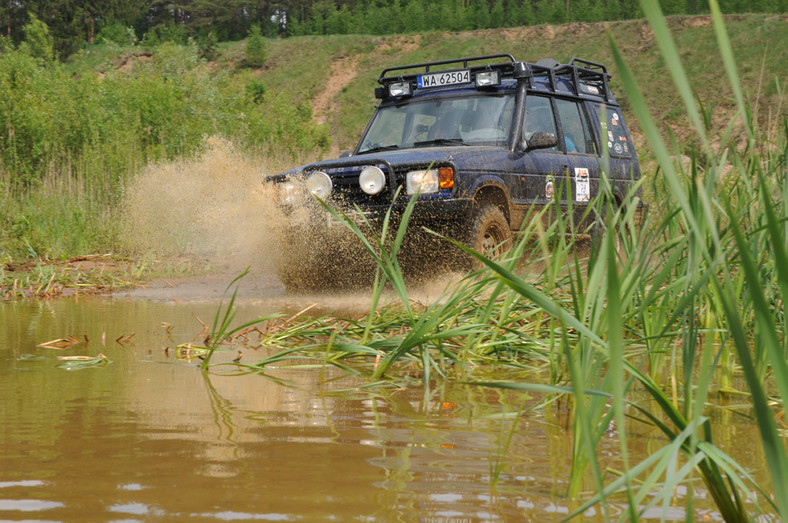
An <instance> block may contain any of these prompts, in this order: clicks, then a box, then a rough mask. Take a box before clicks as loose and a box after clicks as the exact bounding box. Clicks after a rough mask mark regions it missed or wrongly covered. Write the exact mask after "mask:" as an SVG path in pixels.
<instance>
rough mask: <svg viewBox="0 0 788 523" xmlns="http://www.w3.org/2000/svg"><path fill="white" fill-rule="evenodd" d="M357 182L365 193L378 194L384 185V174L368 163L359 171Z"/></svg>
mask: <svg viewBox="0 0 788 523" xmlns="http://www.w3.org/2000/svg"><path fill="white" fill-rule="evenodd" d="M358 184H359V185H360V186H361V190H362V191H364V192H365V193H367V194H378V193H379V192H380V191H382V190H383V188H384V187H385V186H386V175H385V174H383V171H382V170H380V168H379V167H375V166H374V165H369V166H367V167H364V169H363V170H362V171H361V175H360V176H359V177H358Z"/></svg>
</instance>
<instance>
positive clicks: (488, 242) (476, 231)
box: [467, 204, 512, 258]
mask: <svg viewBox="0 0 788 523" xmlns="http://www.w3.org/2000/svg"><path fill="white" fill-rule="evenodd" d="M467 244H468V246H469V247H471V248H473V249H474V250H475V251H477V252H480V253H482V254H484V255H485V256H487V257H490V258H495V257H496V256H500V255H501V254H502V253H504V252H506V251H507V250H508V249H509V248H510V247H511V246H512V231H511V229H510V228H509V222H508V221H507V220H506V216H505V215H504V214H503V211H502V210H501V209H500V208H499V207H498V206H496V205H491V204H486V205H482V206H480V207H478V208H477V209H476V210H475V211H474V213H473V217H472V218H471V226H470V231H469V235H468V241H467Z"/></svg>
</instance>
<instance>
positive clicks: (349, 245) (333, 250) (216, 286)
mask: <svg viewBox="0 0 788 523" xmlns="http://www.w3.org/2000/svg"><path fill="white" fill-rule="evenodd" d="M279 170H280V169H279V166H272V165H266V164H265V161H256V160H253V159H251V158H249V157H248V156H246V155H244V154H243V153H241V152H240V151H239V150H238V149H237V148H236V147H234V145H233V144H232V143H231V142H230V141H228V140H225V139H221V138H209V139H206V142H205V149H204V151H203V153H202V154H200V155H199V156H197V157H195V158H193V159H188V160H179V161H173V162H166V163H159V164H154V165H151V166H149V167H147V168H146V169H145V170H144V171H143V172H142V173H140V175H138V176H137V177H136V178H135V179H134V180H133V181H132V182H131V183H130V184H129V186H128V187H127V190H126V193H125V198H124V203H125V205H124V212H123V216H124V222H123V224H122V231H123V235H124V239H125V242H126V243H127V244H128V245H129V246H130V247H131V248H132V249H134V250H136V251H138V252H152V253H156V254H162V255H165V256H166V255H177V256H182V257H187V258H189V257H193V258H196V257H201V258H207V259H209V260H210V261H211V262H212V263H213V264H214V265H217V266H218V267H221V272H222V274H220V275H214V276H210V277H200V278H193V279H192V280H193V281H191V280H190V281H188V282H186V283H183V282H181V285H179V284H177V283H176V284H173V283H172V280H167V281H165V282H163V283H162V284H161V285H160V286H159V287H160V288H157V287H156V284H155V283H154V284H153V285H147V286H146V290H147V292H148V294H145V297H149V298H153V299H167V297H168V295H169V294H177V295H178V296H180V297H181V298H182V297H183V296H184V295H188V296H195V297H199V296H203V295H206V294H207V295H217V296H220V295H221V294H222V293H223V292H224V290H225V288H226V285H227V284H228V283H229V282H230V281H232V280H233V278H234V277H235V276H237V275H238V274H240V273H241V272H242V271H243V270H245V269H246V268H249V269H250V271H251V273H252V274H251V277H250V278H246V280H245V283H244V287H246V286H249V285H252V287H251V288H249V289H245V292H243V291H242V294H244V295H246V296H253V295H257V296H261V295H267V296H269V297H270V296H271V292H272V288H279V289H281V285H284V286H285V287H286V289H287V290H288V292H289V293H290V294H297V295H300V296H301V298H302V300H303V299H307V301H309V300H312V301H314V302H317V303H320V304H322V305H324V306H323V307H321V308H329V309H331V308H336V307H337V306H338V304H337V303H336V302H337V301H340V302H342V303H344V304H348V303H353V304H355V307H353V308H354V309H355V308H358V306H359V305H361V304H365V303H368V302H369V299H370V298H369V289H370V288H371V283H372V280H373V275H374V271H375V268H374V262H373V261H372V258H371V256H370V255H369V253H367V252H366V250H365V248H364V247H363V245H362V244H361V242H360V241H359V239H358V238H357V237H355V235H353V233H351V232H350V231H349V230H347V229H346V228H345V227H343V226H341V225H339V224H335V225H333V226H329V225H328V224H327V223H325V222H324V221H321V222H320V223H312V224H311V225H310V226H308V227H306V229H304V228H303V227H295V228H294V227H293V224H294V223H297V222H299V220H301V221H303V220H310V219H312V218H310V215H309V214H310V213H308V212H307V211H308V209H307V207H309V205H305V206H304V207H303V208H301V209H297V211H296V212H295V213H292V214H291V215H289V216H287V215H285V214H283V213H282V212H281V211H280V210H279V209H278V208H277V206H276V204H275V195H274V191H273V188H272V187H270V186H267V185H265V184H264V183H263V177H264V176H265V175H266V174H271V173H275V172H278V171H279ZM311 203H312V204H315V205H317V202H311ZM299 211H300V212H299ZM326 216H328V213H326ZM302 225H303V224H302ZM304 230H308V231H310V234H308V236H309V238H306V237H304V236H303V234H304ZM316 260H317V261H316ZM424 260H425V261H424V264H425V268H426V267H432V268H433V269H434V267H435V265H436V264H434V263H431V262H430V261H429V260H428V259H427V257H424ZM433 276H434V275H433ZM447 276H448V275H447ZM452 276H453V277H452ZM452 276H449V279H456V278H457V277H458V275H452ZM446 284H447V281H446V279H444V278H438V279H436V278H434V277H431V278H426V279H422V281H420V282H419V284H418V285H415V286H414V287H415V288H414V289H413V291H414V299H417V300H419V301H422V300H424V301H429V299H430V297H434V296H438V295H440V292H441V291H442V290H443V289H444V288H445V286H446ZM173 285H178V286H179V290H174V289H173V290H172V291H169V290H168V289H170V288H172V287H173ZM261 285H262V287H260V286H261ZM184 287H185V288H184ZM192 287H193V289H192ZM190 289H191V290H190ZM261 289H262V290H261ZM153 290H156V291H157V293H156V294H153V295H151V294H150V293H151V292H152V291H153ZM208 291H209V292H208ZM364 306H365V305H361V307H364ZM340 308H341V306H340Z"/></svg>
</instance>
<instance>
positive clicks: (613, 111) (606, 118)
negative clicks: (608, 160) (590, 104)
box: [594, 104, 632, 158]
mask: <svg viewBox="0 0 788 523" xmlns="http://www.w3.org/2000/svg"><path fill="white" fill-rule="evenodd" d="M594 109H595V110H596V115H597V118H598V119H599V127H600V129H601V131H602V142H603V143H606V144H607V151H608V154H610V156H615V157H618V158H631V157H632V144H631V143H630V142H629V138H628V135H629V133H627V129H626V127H624V119H623V118H621V112H620V111H619V110H618V108H617V107H611V106H609V105H601V104H599V105H596V106H594Z"/></svg>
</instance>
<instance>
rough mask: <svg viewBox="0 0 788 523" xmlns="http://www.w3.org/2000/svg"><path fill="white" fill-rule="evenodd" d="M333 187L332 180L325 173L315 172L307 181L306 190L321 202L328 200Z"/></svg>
mask: <svg viewBox="0 0 788 523" xmlns="http://www.w3.org/2000/svg"><path fill="white" fill-rule="evenodd" d="M332 186H333V184H332V183H331V178H330V177H329V176H328V175H327V174H326V173H324V172H323V171H315V172H313V173H312V174H310V175H309V177H308V178H307V179H306V188H307V189H308V190H309V192H311V193H312V194H314V195H315V196H317V197H318V198H320V199H321V200H325V199H326V198H328V195H329V194H331V188H332Z"/></svg>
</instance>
